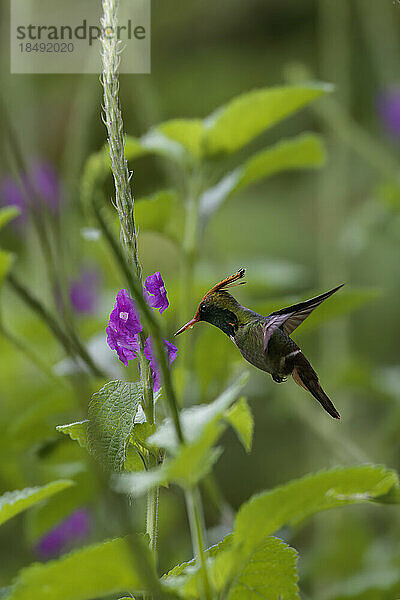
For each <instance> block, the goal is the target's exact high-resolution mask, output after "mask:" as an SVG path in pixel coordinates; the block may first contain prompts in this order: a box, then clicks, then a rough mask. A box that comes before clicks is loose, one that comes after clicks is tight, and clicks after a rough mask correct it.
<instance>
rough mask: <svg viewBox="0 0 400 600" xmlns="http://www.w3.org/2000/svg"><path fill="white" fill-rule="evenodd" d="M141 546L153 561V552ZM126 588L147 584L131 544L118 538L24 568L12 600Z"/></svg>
mask: <svg viewBox="0 0 400 600" xmlns="http://www.w3.org/2000/svg"><path fill="white" fill-rule="evenodd" d="M142 546H143V552H145V554H146V558H147V560H148V562H149V563H150V564H152V559H151V555H150V551H149V550H148V548H147V550H146V546H145V544H142ZM154 576H155V575H154ZM127 590H129V591H130V590H132V591H136V592H143V591H145V586H144V582H143V580H142V578H141V574H140V569H138V568H136V565H135V562H134V560H133V555H132V554H131V552H130V550H129V545H128V543H127V542H126V540H123V539H115V540H111V541H107V542H103V543H101V544H96V545H93V546H88V547H86V548H82V549H81V550H77V551H75V552H71V553H70V554H67V555H65V556H63V557H61V558H60V559H59V560H52V561H50V562H47V563H44V564H40V563H36V564H33V565H31V566H29V567H27V568H25V569H22V571H21V572H20V573H19V574H18V576H17V578H16V580H15V582H14V585H13V588H12V592H11V595H10V596H9V600H32V598H40V600H92V599H93V598H97V597H102V596H106V595H108V594H116V593H124V592H125V593H126V591H127Z"/></svg>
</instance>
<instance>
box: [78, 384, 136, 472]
mask: <svg viewBox="0 0 400 600" xmlns="http://www.w3.org/2000/svg"><path fill="white" fill-rule="evenodd" d="M142 395H143V387H142V384H141V383H138V382H135V383H128V382H126V381H110V382H109V383H107V384H106V385H105V386H104V387H102V388H101V389H100V390H99V391H98V392H96V393H95V394H93V396H92V398H91V400H90V403H89V411H88V414H89V423H88V425H87V435H88V441H89V449H90V452H91V453H92V454H93V455H94V456H95V457H96V458H97V459H98V460H99V461H100V462H101V463H102V464H103V465H105V466H106V467H108V468H110V469H111V470H113V471H121V470H122V468H123V465H124V462H125V459H126V449H127V444H128V443H129V439H130V437H131V433H132V429H133V427H134V423H135V417H136V414H137V411H138V408H139V405H140V401H141V398H142Z"/></svg>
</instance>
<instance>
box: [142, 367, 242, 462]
mask: <svg viewBox="0 0 400 600" xmlns="http://www.w3.org/2000/svg"><path fill="white" fill-rule="evenodd" d="M247 379H248V373H243V375H241V376H240V377H239V379H238V380H237V381H236V382H235V383H233V384H232V385H231V386H230V387H229V388H227V389H226V390H225V391H224V392H222V394H220V396H218V398H217V399H216V400H214V401H213V402H211V403H210V404H202V405H198V406H192V407H191V408H187V409H184V410H182V411H181V413H180V417H181V425H182V431H183V436H184V439H185V442H186V444H191V443H193V442H194V441H195V440H196V439H198V438H199V437H200V435H201V434H202V432H203V430H204V428H205V427H206V426H207V425H208V424H209V423H211V422H212V421H214V420H215V419H217V420H218V419H220V418H222V416H223V414H224V412H225V411H226V410H227V409H228V408H229V407H230V406H231V404H232V403H233V402H234V401H235V399H236V398H237V396H238V394H239V392H240V390H241V389H242V387H243V386H244V385H245V383H246V381H247ZM148 441H149V443H150V444H154V445H155V446H156V447H157V448H164V449H165V450H168V451H169V452H171V453H174V452H175V451H176V450H177V448H178V447H179V445H178V440H177V437H176V433H175V428H174V426H173V424H172V422H171V419H166V420H165V421H164V422H163V423H162V424H161V425H160V426H159V427H158V429H157V431H156V433H155V434H154V435H152V436H151V437H150V438H149V440H148Z"/></svg>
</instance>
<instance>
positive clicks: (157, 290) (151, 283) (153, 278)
mask: <svg viewBox="0 0 400 600" xmlns="http://www.w3.org/2000/svg"><path fill="white" fill-rule="evenodd" d="M144 287H145V289H144V296H145V298H146V301H147V303H148V304H149V305H150V306H152V307H153V308H159V309H160V314H162V313H163V312H164V310H165V309H166V308H168V306H169V302H168V298H167V290H166V289H165V285H164V282H163V280H162V277H161V274H160V272H159V271H157V272H156V273H154V275H149V276H148V277H147V279H146V281H145V282H144Z"/></svg>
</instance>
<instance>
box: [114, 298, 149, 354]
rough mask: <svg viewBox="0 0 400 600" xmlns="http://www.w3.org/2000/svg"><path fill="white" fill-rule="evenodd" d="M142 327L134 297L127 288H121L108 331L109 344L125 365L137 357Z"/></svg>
mask: <svg viewBox="0 0 400 600" xmlns="http://www.w3.org/2000/svg"><path fill="white" fill-rule="evenodd" d="M142 329H143V327H142V324H141V323H140V319H139V315H138V313H137V312H136V308H135V304H134V302H133V299H132V298H131V297H130V296H129V294H128V292H127V291H126V290H120V291H119V292H118V294H117V301H116V303H115V306H114V309H113V311H112V312H111V315H110V321H109V324H108V327H107V329H106V332H107V343H108V345H109V346H110V348H111V349H112V350H116V351H117V354H118V358H119V359H120V361H121V362H122V363H123V364H124V365H125V366H127V365H128V360H132V359H134V358H136V357H137V353H138V351H139V345H138V333H139V332H140V331H142Z"/></svg>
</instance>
